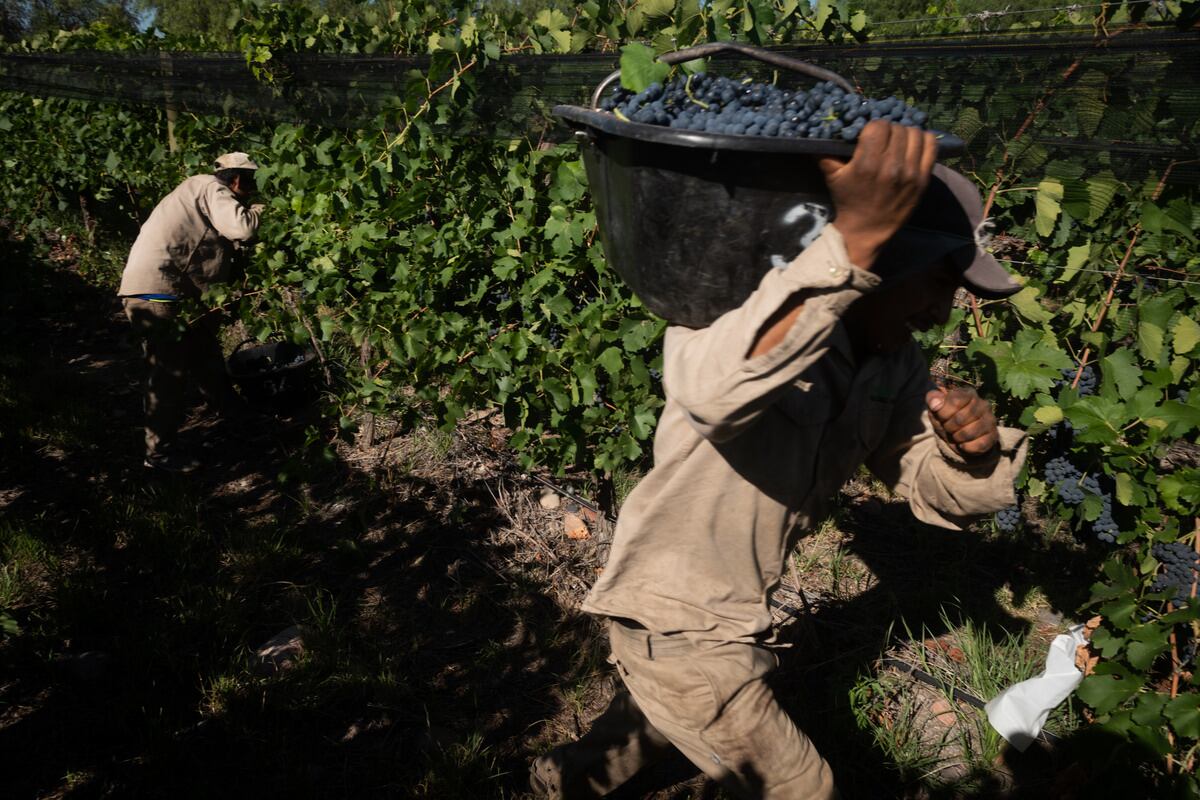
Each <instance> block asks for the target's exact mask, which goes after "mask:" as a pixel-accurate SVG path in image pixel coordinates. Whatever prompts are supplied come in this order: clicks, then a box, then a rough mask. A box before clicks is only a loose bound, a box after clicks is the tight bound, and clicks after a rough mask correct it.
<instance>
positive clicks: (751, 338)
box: [663, 225, 879, 442]
mask: <svg viewBox="0 0 1200 800" xmlns="http://www.w3.org/2000/svg"><path fill="white" fill-rule="evenodd" d="M878 284H879V277H878V276H876V275H874V274H872V273H870V272H867V271H866V270H862V269H859V268H858V267H856V266H854V265H853V264H852V263H850V259H849V256H847V254H846V247H845V244H844V243H843V241H842V236H841V234H840V233H839V232H838V231H837V229H836V228H834V227H833V226H832V225H827V226H826V227H825V229H824V231H823V232H822V233H821V235H820V237H818V238H817V240H816V241H815V242H813V244H812V245H811V246H810V247H808V248H807V249H806V250H805V251H804V252H803V253H801V254H800V255H799V256H797V257H796V259H795V260H793V261H792V262H791V263H790V264H789V265H788V266H787V267H785V268H784V269H773V270H771V271H770V272H769V273H767V275H766V276H764V277H763V279H762V282H761V283H759V285H758V288H757V289H756V290H755V291H754V292H753V294H751V295H750V297H749V298H748V299H747V300H746V301H745V302H744V303H743V304H742V305H740V306H739V307H737V308H735V309H733V310H731V311H729V312H727V313H725V314H723V315H722V316H721V317H719V318H718V319H717V320H716V321H715V322H713V324H712V325H710V326H709V327H707V328H701V329H699V330H694V329H690V328H682V327H671V328H668V329H667V334H666V338H665V341H664V358H663V364H664V366H663V386H664V389H665V391H666V393H667V394H668V395H669V396H670V397H671V398H672V399H674V400H675V401H676V402H678V403H679V404H680V405H681V406H682V407H683V409H684V410H685V411H686V412H687V414H688V416H689V418H690V419H691V421H692V424H693V425H694V426H695V427H696V429H697V430H698V431H699V432H700V433H701V435H703V436H704V437H705V438H707V439H710V440H712V441H715V442H721V441H726V440H728V439H730V438H732V437H734V436H736V435H737V434H738V433H739V432H741V431H742V430H744V429H745V428H746V426H748V425H750V424H751V423H753V422H754V420H755V419H756V418H757V417H758V416H759V415H760V414H761V413H762V412H763V411H764V410H765V409H766V408H768V407H770V405H771V404H772V403H773V402H774V401H775V399H776V398H777V396H778V394H779V393H781V392H783V391H786V390H787V389H788V388H789V387H790V386H792V385H793V383H794V382H795V381H796V380H797V378H798V377H799V376H800V375H801V374H802V373H803V372H804V371H805V370H806V369H807V368H808V367H809V366H811V365H812V364H813V363H815V362H816V361H817V360H818V359H820V358H821V357H822V356H823V355H824V354H825V353H826V352H827V350H828V347H829V340H830V336H831V334H832V332H833V330H834V326H835V325H836V323H837V322H838V320H839V319H841V317H842V315H843V314H844V313H845V311H846V308H847V307H849V305H850V304H851V303H852V302H853V301H854V300H856V299H857V298H859V297H860V296H862V295H863V294H864V293H866V292H869V291H872V290H873V289H874V288H875V287H876V286H878ZM798 293H803V296H804V309H803V310H802V311H801V312H800V314H799V316H798V317H797V319H796V322H795V323H794V324H793V325H792V326H791V328H790V329H789V330H788V332H787V334H786V335H785V336H784V338H783V341H781V342H780V343H779V344H778V345H776V346H775V347H773V348H772V349H770V350H769V351H767V352H766V353H763V354H761V355H759V356H756V357H754V358H748V357H747V354H748V353H749V352H750V351H751V350H752V348H753V346H754V343H755V341H756V340H757V337H758V336H759V335H760V333H761V331H762V330H763V328H764V327H765V326H766V325H767V323H768V322H769V321H770V320H771V319H772V318H773V317H774V316H775V315H776V314H777V313H778V312H779V311H780V310H781V309H782V308H783V307H784V304H785V303H787V302H788V300H789V299H790V298H791V297H793V296H794V295H796V294H798ZM801 388H803V385H801Z"/></svg>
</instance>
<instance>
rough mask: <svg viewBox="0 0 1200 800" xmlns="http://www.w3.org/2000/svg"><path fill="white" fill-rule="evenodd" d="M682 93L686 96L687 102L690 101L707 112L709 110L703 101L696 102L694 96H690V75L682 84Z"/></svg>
mask: <svg viewBox="0 0 1200 800" xmlns="http://www.w3.org/2000/svg"><path fill="white" fill-rule="evenodd" d="M683 91H684V93H685V94H686V95H687V98H688V100H691V101H692V102H693V103H695V104H696V105H698V106H700V107H701V108H703V109H705V110H708V108H709V105H708V103H706V102H704V101H703V100H697V99H696V96H695V95H694V94H692V76H691V75H688V76H687V80H686V81H684V82H683Z"/></svg>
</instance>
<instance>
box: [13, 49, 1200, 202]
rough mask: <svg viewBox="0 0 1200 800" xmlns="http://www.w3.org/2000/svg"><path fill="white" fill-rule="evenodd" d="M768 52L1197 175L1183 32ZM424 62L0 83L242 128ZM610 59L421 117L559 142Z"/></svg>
mask: <svg viewBox="0 0 1200 800" xmlns="http://www.w3.org/2000/svg"><path fill="white" fill-rule="evenodd" d="M774 49H776V50H778V51H779V52H784V53H787V54H789V55H791V56H794V57H797V58H800V59H803V60H806V61H809V62H812V63H815V64H818V65H820V66H823V67H825V68H827V69H831V70H833V71H835V72H837V73H839V74H841V75H842V76H843V77H845V78H847V79H848V80H850V81H851V82H852V83H854V84H855V85H856V86H858V87H859V88H860V89H861V91H862V92H863V93H864V94H866V95H868V96H871V97H884V96H887V95H892V94H894V95H896V96H898V97H901V98H907V99H909V100H910V101H911V102H912V103H913V104H914V105H916V106H918V107H920V108H923V109H925V110H927V111H928V112H929V113H930V119H931V123H932V124H933V126H934V127H937V128H940V129H943V130H951V131H953V132H955V133H957V134H958V135H960V136H962V137H963V138H964V139H966V140H967V142H968V153H967V155H966V156H965V163H966V164H967V165H968V166H969V165H970V164H971V162H972V161H973V160H982V159H983V157H984V155H985V154H986V153H987V152H988V151H990V150H993V149H994V148H995V147H996V146H997V145H1003V144H1004V143H1006V142H1007V143H1013V139H1014V137H1015V136H1016V134H1017V133H1018V131H1023V136H1021V137H1020V140H1019V141H1018V142H1015V143H1013V150H1012V153H1011V155H1012V158H1013V159H1014V161H1017V160H1022V159H1023V160H1025V163H1026V166H1030V163H1031V162H1033V161H1036V162H1037V163H1038V164H1039V165H1040V164H1046V163H1051V162H1053V161H1055V160H1058V159H1063V160H1069V159H1075V160H1078V158H1079V157H1080V156H1081V155H1082V154H1084V153H1087V152H1093V153H1095V154H1096V158H1098V159H1103V160H1104V161H1105V163H1106V164H1107V165H1109V166H1110V168H1111V169H1112V170H1113V171H1114V173H1116V174H1117V175H1118V177H1121V178H1123V179H1130V178H1136V177H1137V175H1138V173H1139V172H1140V173H1143V174H1150V173H1157V174H1161V173H1162V172H1164V170H1165V169H1166V167H1167V166H1168V165H1170V166H1171V169H1170V171H1169V182H1170V183H1172V184H1184V185H1189V184H1190V185H1194V184H1196V183H1200V163H1186V162H1188V161H1191V160H1193V159H1196V158H1198V157H1200V152H1198V151H1200V147H1198V146H1197V136H1198V134H1200V37H1197V35H1196V34H1195V33H1191V32H1186V31H1175V30H1167V29H1146V30H1127V31H1123V32H1119V33H1115V34H1110V35H1108V36H1106V37H1103V38H1097V37H1096V36H1095V34H1094V32H1093V31H1092V30H1091V29H1088V30H1087V31H1075V32H1068V33H1045V34H1028V33H1025V34H1005V35H978V36H973V37H954V38H944V37H927V38H923V39H918V40H912V41H883V42H876V43H871V44H864V45H855V46H829V45H813V46H803V47H787V48H774ZM431 63H432V62H431V59H430V58H429V57H405V56H374V55H373V56H364V55H321V54H292V55H287V54H276V55H275V56H274V57H273V58H272V60H271V61H270V62H269V64H268V65H267V70H268V71H269V73H270V80H264V79H263V78H262V77H259V76H256V75H255V74H254V72H253V71H252V70H251V69H250V68H249V67H248V66H247V64H246V61H245V59H244V57H243V56H242V55H240V54H232V53H228V54H226V53H209V54H201V53H175V52H172V53H165V52H163V53H158V52H140V53H96V52H70V53H20V54H17V53H8V54H0V90H5V91H14V92H23V93H28V94H34V95H40V96H56V97H68V98H76V99H81V100H91V101H99V102H107V103H122V104H143V105H149V106H157V107H163V108H173V109H175V110H177V111H178V112H181V113H194V114H200V115H223V116H234V117H237V118H240V119H243V120H245V121H246V122H251V123H272V122H302V123H309V124H314V125H318V126H329V127H344V128H358V127H375V126H377V125H378V124H379V119H380V114H381V112H386V111H387V109H389V108H395V107H397V106H399V105H402V104H403V103H404V102H405V99H407V100H408V102H409V103H410V107H411V104H412V103H414V102H417V101H419V100H421V99H423V98H424V97H425V96H427V95H428V93H429V91H430V88H431V87H434V86H436V85H438V81H440V80H444V79H445V78H446V77H447V76H448V75H449V74H450V73H451V72H453V68H447V69H446V70H445V71H443V74H441V75H440V76H439V74H438V70H434V71H433V72H432V73H431V72H430V67H431ZM617 64H618V58H617V56H616V55H615V54H611V53H609V54H582V55H539V56H532V55H517V56H507V57H504V58H502V59H500V60H498V61H493V62H491V63H489V64H487V65H476V66H475V67H473V68H472V69H470V70H469V71H468V72H466V73H464V76H463V80H464V84H465V85H464V87H463V88H462V89H460V90H459V91H457V92H456V93H455V94H454V101H453V103H454V105H455V107H456V108H455V113H452V114H449V115H446V114H441V115H438V116H437V117H435V118H433V119H432V120H431V122H433V124H435V125H436V126H437V127H438V129H439V132H441V133H444V134H445V135H448V136H489V137H502V138H514V137H522V136H532V137H536V138H540V139H547V140H561V139H563V138H565V137H566V136H567V135H568V133H569V131H568V130H567V128H566V127H565V126H563V125H561V124H559V123H557V122H556V121H555V120H554V118H553V117H552V115H551V114H550V109H551V108H552V107H553V106H554V105H556V104H560V103H561V104H573V105H585V104H587V102H588V99H589V96H590V94H591V92H592V90H593V89H594V88H595V86H596V85H597V84H598V83H599V82H600V81H601V80H602V79H603V78H604V77H605V76H606V75H608V74H609V73H610V72H611V71H612V70H614V69H615V68H616V67H617ZM709 70H710V71H711V72H713V73H717V74H722V75H729V76H731V77H732V76H737V77H740V76H748V77H753V78H755V79H758V80H775V81H778V82H779V83H780V84H782V85H785V86H788V87H789V88H791V87H793V86H805V85H808V84H811V82H812V79H810V78H806V77H804V76H800V75H794V74H787V73H780V72H776V71H775V70H774V69H773V68H771V67H769V66H766V65H764V64H762V63H761V62H757V61H754V60H751V59H747V58H744V57H740V56H724V55H722V56H717V57H715V58H713V59H712V60H711V61H710V64H709ZM1035 110H1036V112H1037V113H1036V114H1033V116H1032V119H1031V112H1034V111H1035ZM398 118H399V117H397V119H398ZM1027 120H1028V123H1027Z"/></svg>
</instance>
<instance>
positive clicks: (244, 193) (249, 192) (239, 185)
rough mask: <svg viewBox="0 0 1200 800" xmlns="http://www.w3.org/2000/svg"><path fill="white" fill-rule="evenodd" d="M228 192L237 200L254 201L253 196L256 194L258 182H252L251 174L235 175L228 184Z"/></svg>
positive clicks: (252, 176)
mask: <svg viewBox="0 0 1200 800" xmlns="http://www.w3.org/2000/svg"><path fill="white" fill-rule="evenodd" d="M229 191H231V192H233V196H234V197H236V198H237V199H238V200H241V201H243V202H247V201H249V200H252V199H254V195H256V194H258V182H257V181H255V180H254V175H253V173H251V174H249V175H245V174H243V175H235V176H234V178H233V180H232V181H230V182H229Z"/></svg>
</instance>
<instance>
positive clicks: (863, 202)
mask: <svg viewBox="0 0 1200 800" xmlns="http://www.w3.org/2000/svg"><path fill="white" fill-rule="evenodd" d="M936 160H937V140H936V139H935V138H934V136H933V134H932V133H929V132H928V131H922V130H920V129H918V128H910V127H905V126H902V125H892V124H889V123H887V122H883V121H881V120H876V121H874V122H872V123H871V124H870V125H868V126H867V127H866V128H864V129H863V132H862V135H861V136H860V137H859V141H858V146H857V147H856V148H855V150H854V157H853V158H852V159H850V160H849V161H843V160H841V159H837V158H822V159H821V160H820V162H819V163H820V166H821V171H822V172H823V173H825V183H826V185H827V186H828V187H829V194H830V196H831V197H832V199H833V207H834V210H835V212H836V216H835V218H834V223H833V224H834V226H835V227H836V228H837V230H838V231H839V232H840V233H841V234H842V238H843V240H844V242H845V246H846V255H847V256H848V257H849V259H850V261H851V262H852V263H853V264H854V265H855V266H856V267H859V268H860V269H865V270H870V269H871V267H872V266H874V264H875V259H876V257H877V256H878V255H879V251H880V250H882V249H883V246H884V245H885V244H886V243H887V241H888V240H889V239H891V238H892V236H894V235H895V233H896V231H898V230H900V226H901V225H903V224H904V221H905V220H906V219H908V217H909V215H910V214H911V213H912V211H913V209H914V208H916V207H917V202H918V201H919V200H920V199H921V194H922V193H923V192H924V191H925V187H926V186H928V185H929V175H930V173H931V172H932V171H933V165H934V162H935V161H936ZM803 307H804V298H803V297H800V296H796V297H792V298H789V300H788V302H787V303H786V304H785V306H784V307H783V308H781V309H780V311H779V312H778V313H777V314H775V315H774V316H773V317H772V318H771V319H769V320H768V321H767V323H766V324H765V325H764V326H763V328H762V329H761V330H760V331H759V335H758V337H757V338H756V339H755V342H754V346H753V347H752V348H751V349H750V351H749V355H750V356H751V357H753V356H759V355H762V354H763V353H765V352H767V351H768V350H770V349H771V348H773V347H775V346H776V345H778V344H779V343H780V342H781V341H782V340H783V337H784V334H785V333H787V331H788V330H789V329H790V328H791V326H792V324H793V323H795V321H796V318H797V317H799V316H800V313H801V311H802V310H803Z"/></svg>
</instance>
